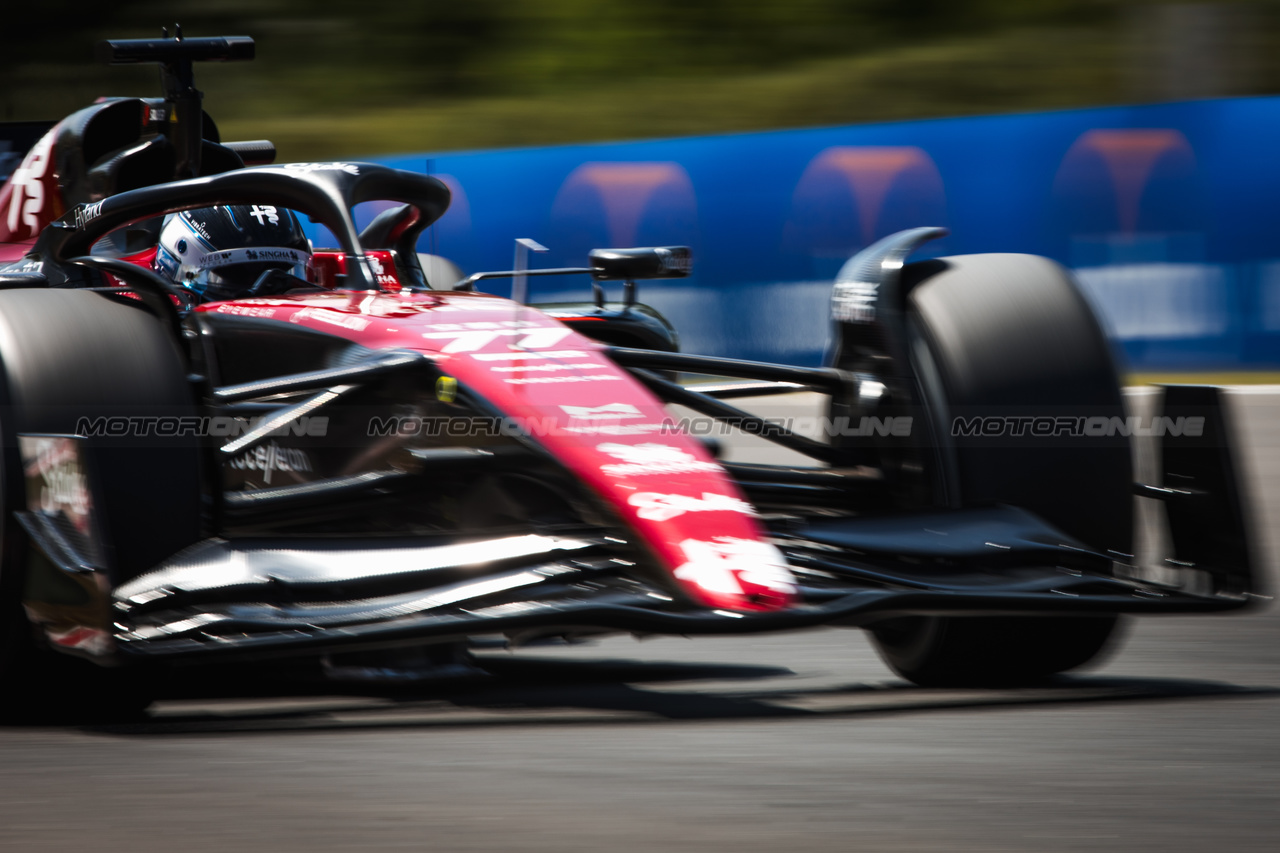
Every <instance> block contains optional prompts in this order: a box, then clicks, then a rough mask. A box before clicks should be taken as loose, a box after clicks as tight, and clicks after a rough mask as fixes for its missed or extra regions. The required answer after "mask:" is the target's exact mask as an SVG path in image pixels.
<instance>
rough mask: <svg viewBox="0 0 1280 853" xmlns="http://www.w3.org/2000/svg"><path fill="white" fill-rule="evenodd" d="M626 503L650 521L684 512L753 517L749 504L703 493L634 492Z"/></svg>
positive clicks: (637, 513) (753, 508)
mask: <svg viewBox="0 0 1280 853" xmlns="http://www.w3.org/2000/svg"><path fill="white" fill-rule="evenodd" d="M627 503H629V504H631V506H633V507H636V508H637V510H638V511H637V512H636V515H638V516H640V517H641V518H647V519H649V520H650V521H667V520H668V519H672V518H676V517H677V516H681V515H684V514H685V513H686V512H740V513H744V514H745V515H755V514H756V510H755V507H753V506H752V505H751V504H749V503H747V502H746V501H744V500H741V499H739V498H735V497H732V496H730V495H717V494H712V493H710V492H703V493H702V497H700V498H695V497H693V496H692V495H663V494H659V493H658V492H636V493H635V494H634V495H632V496H631V497H629V498H627Z"/></svg>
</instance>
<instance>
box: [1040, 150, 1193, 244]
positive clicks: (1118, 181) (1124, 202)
mask: <svg viewBox="0 0 1280 853" xmlns="http://www.w3.org/2000/svg"><path fill="white" fill-rule="evenodd" d="M1084 152H1092V153H1095V154H1097V155H1098V156H1099V157H1100V158H1101V159H1102V162H1103V164H1104V165H1105V167H1106V170H1107V175H1108V177H1110V179H1111V185H1112V187H1113V188H1114V189H1115V194H1116V218H1117V219H1118V220H1119V223H1120V230H1121V231H1122V232H1123V233H1125V234H1130V235H1132V234H1133V233H1135V232H1136V231H1137V229H1138V214H1139V211H1140V209H1141V205H1142V194H1143V192H1144V191H1145V190H1146V188H1147V183H1148V182H1149V181H1150V179H1151V173H1152V172H1153V171H1154V170H1155V167H1156V164H1157V163H1158V162H1159V161H1160V159H1161V158H1162V157H1164V156H1166V155H1169V154H1182V155H1184V156H1186V157H1187V158H1188V159H1189V160H1191V161H1192V162H1193V163H1194V159H1195V154H1194V152H1192V150H1191V145H1190V143H1188V142H1187V138H1186V137H1185V136H1183V135H1182V132H1181V131H1178V130H1173V129H1169V128H1146V129H1131V130H1123V129H1122V130H1090V131H1088V132H1087V133H1084V134H1083V135H1081V136H1080V138H1079V139H1077V140H1076V141H1075V144H1074V145H1072V146H1071V149H1070V150H1069V151H1067V155H1066V156H1065V157H1063V158H1062V163H1063V166H1064V167H1065V166H1066V164H1067V163H1068V162H1071V161H1072V160H1073V159H1075V158H1078V157H1080V156H1081V154H1082V153H1084ZM1061 174H1062V171H1061V169H1060V170H1059V176H1061Z"/></svg>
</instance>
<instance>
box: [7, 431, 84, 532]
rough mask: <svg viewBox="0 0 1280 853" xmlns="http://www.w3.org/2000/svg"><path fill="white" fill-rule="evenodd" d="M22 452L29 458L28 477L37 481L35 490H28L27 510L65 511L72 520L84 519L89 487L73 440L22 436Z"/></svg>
mask: <svg viewBox="0 0 1280 853" xmlns="http://www.w3.org/2000/svg"><path fill="white" fill-rule="evenodd" d="M22 449H23V451H24V456H28V457H29V459H28V461H27V465H26V468H27V471H26V473H27V476H28V477H38V478H39V481H38V485H37V486H36V488H34V489H29V490H28V495H27V500H28V503H29V506H30V509H33V510H36V511H38V512H43V513H45V514H46V515H57V514H58V513H59V512H65V513H66V514H67V516H68V517H69V518H71V519H73V520H75V519H79V518H87V517H88V515H89V511H90V501H89V484H88V481H87V480H86V479H85V476H84V472H83V470H82V469H81V467H80V456H79V453H78V452H77V447H76V444H75V440H74V439H66V438H40V437H32V436H23V437H22Z"/></svg>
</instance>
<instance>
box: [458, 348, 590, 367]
mask: <svg viewBox="0 0 1280 853" xmlns="http://www.w3.org/2000/svg"><path fill="white" fill-rule="evenodd" d="M587 356H588V353H585V352H583V351H582V350H577V349H560V350H551V351H549V352H477V353H472V354H471V357H472V358H474V359H475V360H476V361H543V360H546V359H552V358H586V357H587ZM596 366H597V365H590V364H562V365H554V366H552V367H550V368H545V367H544V368H533V367H495V368H493V369H494V370H495V371H501V370H535V369H537V370H549V369H564V370H570V369H574V368H594V367H596Z"/></svg>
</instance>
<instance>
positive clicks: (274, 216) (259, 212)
mask: <svg viewBox="0 0 1280 853" xmlns="http://www.w3.org/2000/svg"><path fill="white" fill-rule="evenodd" d="M249 215H250V216H252V217H253V218H254V219H256V220H258V224H259V225H266V224H267V223H268V222H270V223H271V224H272V225H279V224H280V214H279V212H277V211H276V209H275V207H274V206H273V205H270V204H255V205H253V206H252V207H251V208H249Z"/></svg>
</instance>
